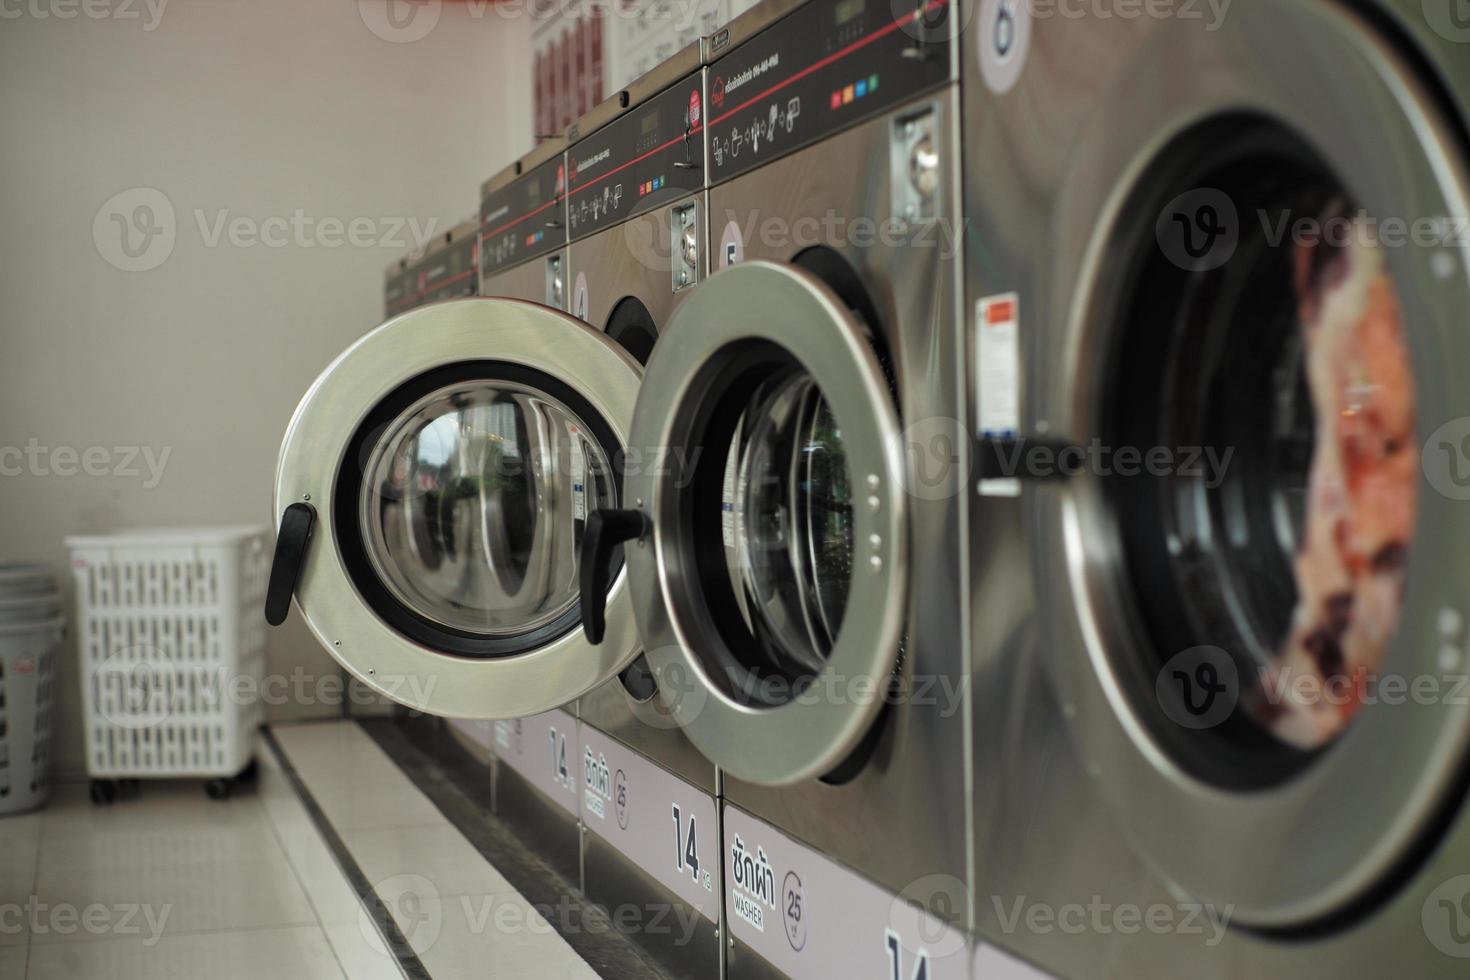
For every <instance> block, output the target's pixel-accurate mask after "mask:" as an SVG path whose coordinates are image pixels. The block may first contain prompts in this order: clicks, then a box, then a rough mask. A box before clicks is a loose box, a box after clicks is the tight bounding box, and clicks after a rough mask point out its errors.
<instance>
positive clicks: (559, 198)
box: [480, 156, 567, 276]
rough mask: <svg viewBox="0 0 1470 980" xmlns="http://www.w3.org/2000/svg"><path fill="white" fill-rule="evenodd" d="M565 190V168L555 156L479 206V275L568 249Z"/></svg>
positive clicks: (492, 194)
mask: <svg viewBox="0 0 1470 980" xmlns="http://www.w3.org/2000/svg"><path fill="white" fill-rule="evenodd" d="M566 188H567V181H566V165H565V164H564V163H563V162H562V158H561V157H560V156H557V157H554V158H553V159H551V160H548V161H546V162H545V163H543V164H541V166H539V167H537V168H536V169H535V170H532V171H531V172H530V173H528V174H524V175H522V176H521V177H519V178H517V179H516V180H513V181H511V182H510V183H509V184H506V185H505V186H504V187H502V188H500V189H499V190H497V191H492V192H491V193H490V194H489V195H487V196H486V197H485V199H484V200H483V201H481V202H480V273H481V275H485V276H489V275H494V274H495V273H496V272H498V271H500V270H501V269H508V268H510V267H511V266H513V265H518V264H519V263H521V262H524V261H525V260H526V259H529V258H534V257H535V256H537V255H542V254H544V253H546V252H550V251H552V250H554V249H557V248H560V247H561V246H563V245H565V244H566V241H567V234H566V224H565V222H566V213H565V209H564V207H563V204H564V202H565V201H566Z"/></svg>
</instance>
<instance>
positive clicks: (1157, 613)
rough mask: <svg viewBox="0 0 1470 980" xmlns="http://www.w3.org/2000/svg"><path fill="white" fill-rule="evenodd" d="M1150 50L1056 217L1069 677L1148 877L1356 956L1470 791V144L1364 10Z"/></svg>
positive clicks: (1048, 518) (1229, 29)
mask: <svg viewBox="0 0 1470 980" xmlns="http://www.w3.org/2000/svg"><path fill="white" fill-rule="evenodd" d="M1124 33H1128V34H1130V37H1131V40H1130V45H1131V47H1130V48H1129V49H1128V50H1127V51H1126V63H1127V66H1128V67H1127V69H1126V70H1125V71H1124V72H1123V74H1122V75H1121V76H1120V77H1119V80H1118V82H1117V83H1116V84H1115V85H1114V86H1113V87H1112V88H1110V89H1108V90H1106V91H1103V92H1100V93H1097V95H1096V97H1097V99H1098V106H1099V108H1098V111H1097V113H1096V115H1095V117H1094V118H1093V120H1092V122H1091V124H1090V125H1089V127H1088V129H1087V131H1086V132H1085V133H1084V134H1083V135H1082V136H1081V141H1080V146H1079V151H1078V159H1083V160H1086V161H1087V166H1086V168H1084V169H1079V171H1078V177H1077V178H1076V179H1075V180H1074V181H1073V183H1072V184H1071V185H1070V186H1069V188H1068V189H1067V192H1066V197H1065V199H1064V200H1062V201H1060V202H1059V203H1058V207H1057V214H1058V216H1059V218H1058V221H1059V222H1060V224H1061V225H1062V227H1061V228H1060V229H1059V231H1058V234H1057V238H1058V240H1059V241H1061V242H1063V243H1074V242H1075V243H1078V246H1077V247H1076V248H1075V249H1073V247H1072V246H1071V245H1070V244H1066V246H1065V247H1066V248H1067V249H1069V250H1071V252H1072V258H1071V259H1069V260H1068V261H1071V262H1074V263H1075V266H1074V267H1072V268H1068V269H1066V270H1064V272H1063V274H1062V275H1061V276H1060V279H1059V282H1058V285H1057V294H1056V295H1055V296H1054V297H1053V302H1052V304H1051V306H1052V308H1053V309H1056V310H1064V311H1066V322H1065V324H1064V325H1059V326H1058V329H1057V333H1056V334H1055V335H1054V337H1053V341H1054V343H1053V346H1052V349H1053V350H1054V351H1055V352H1057V353H1058V356H1057V357H1056V358H1054V359H1053V360H1052V361H1051V362H1050V366H1049V367H1048V368H1047V369H1046V373H1047V380H1046V383H1045V387H1046V390H1045V392H1044V393H1043V395H1042V399H1043V402H1044V403H1043V404H1041V405H1039V406H1037V412H1038V417H1039V418H1044V419H1045V420H1046V421H1047V422H1048V423H1049V426H1050V432H1051V433H1053V434H1055V433H1063V434H1065V436H1066V437H1067V438H1068V439H1069V440H1070V441H1072V442H1073V443H1075V447H1074V456H1075V462H1076V463H1077V465H1076V466H1075V467H1074V469H1075V475H1074V476H1073V478H1072V479H1071V480H1070V482H1068V483H1067V484H1066V485H1065V486H1063V487H1061V488H1051V487H1045V486H1038V488H1037V490H1036V492H1035V494H1034V496H1033V497H1032V500H1033V502H1034V503H1035V505H1036V506H1037V508H1038V513H1037V515H1036V516H1037V517H1038V521H1037V525H1036V526H1037V527H1038V529H1039V531H1040V536H1039V539H1038V540H1039V549H1040V550H1039V562H1038V564H1039V567H1041V569H1042V570H1043V571H1042V574H1043V578H1042V579H1041V581H1040V582H1039V583H1038V590H1039V594H1040V595H1041V597H1042V600H1043V602H1044V603H1045V604H1046V609H1045V613H1044V615H1043V617H1042V618H1043V622H1044V623H1045V624H1046V628H1047V629H1048V630H1049V637H1048V640H1049V642H1047V643H1046V644H1045V645H1044V646H1045V648H1046V650H1047V651H1048V655H1049V656H1051V657H1052V658H1053V663H1052V667H1053V675H1054V676H1055V677H1056V678H1057V683H1058V685H1059V687H1060V689H1061V692H1062V696H1063V699H1064V707H1065V709H1066V710H1065V714H1066V716H1067V717H1068V718H1069V719H1070V720H1071V721H1072V723H1073V725H1074V728H1075V734H1076V736H1077V737H1076V744H1077V747H1078V751H1079V752H1080V753H1081V754H1082V756H1083V757H1084V758H1085V760H1086V763H1087V767H1088V769H1089V771H1090V772H1091V773H1092V774H1093V775H1094V776H1095V777H1096V779H1097V780H1098V782H1099V785H1100V787H1101V789H1102V790H1103V792H1104V794H1105V795H1106V796H1107V797H1108V798H1109V800H1110V801H1111V803H1112V805H1113V807H1114V809H1115V811H1116V812H1117V815H1118V825H1119V827H1120V829H1122V830H1123V831H1124V832H1125V833H1126V834H1128V835H1129V836H1130V837H1131V838H1132V840H1133V842H1134V844H1135V846H1136V847H1137V849H1138V850H1139V852H1140V853H1141V855H1142V856H1143V857H1144V859H1145V861H1146V862H1147V864H1148V865H1149V866H1150V867H1151V868H1153V869H1155V870H1156V871H1157V872H1158V873H1159V874H1160V875H1161V877H1162V878H1164V879H1165V880H1167V881H1168V882H1169V883H1170V884H1171V885H1172V886H1173V887H1174V888H1175V889H1177V890H1178V891H1180V892H1182V893H1186V894H1189V895H1192V896H1194V897H1196V898H1198V899H1200V900H1202V901H1205V902H1208V903H1211V904H1213V905H1215V906H1216V907H1218V908H1229V909H1232V910H1233V921H1234V922H1236V923H1239V924H1243V925H1246V926H1248V927H1254V928H1257V929H1261V930H1266V931H1271V932H1286V933H1292V932H1298V931H1301V930H1306V929H1314V930H1317V929H1323V928H1331V927H1334V926H1336V925H1341V924H1344V923H1346V922H1350V921H1352V920H1353V919H1355V918H1357V917H1360V916H1363V915H1366V914H1368V913H1369V912H1371V911H1373V910H1374V909H1375V908H1376V907H1377V903H1378V902H1380V901H1381V900H1382V899H1383V898H1384V896H1386V895H1390V894H1392V893H1393V890H1394V889H1395V887H1396V886H1397V885H1400V884H1402V883H1403V882H1404V881H1405V880H1407V878H1408V877H1409V876H1411V875H1412V874H1413V873H1414V871H1415V870H1416V868H1417V867H1418V866H1419V862H1421V861H1422V859H1423V858H1424V857H1425V855H1427V854H1428V853H1429V852H1430V851H1431V850H1432V849H1433V847H1434V846H1435V845H1436V843H1437V842H1438V835H1439V834H1440V833H1442V831H1443V829H1444V826H1445V824H1446V822H1447V821H1448V820H1449V819H1450V818H1451V814H1452V813H1453V812H1454V811H1455V809H1456V808H1457V807H1458V806H1459V805H1460V804H1461V802H1462V801H1463V795H1464V790H1465V771H1466V769H1465V767H1466V762H1467V750H1470V707H1467V701H1466V699H1465V698H1464V697H1463V696H1462V695H1463V691H1464V686H1465V685H1464V683H1463V678H1464V677H1465V676H1466V673H1467V653H1470V549H1467V548H1466V547H1465V542H1466V541H1467V540H1470V504H1467V503H1466V501H1467V499H1470V493H1467V492H1466V490H1465V488H1466V486H1467V484H1470V481H1467V480H1466V478H1465V474H1464V472H1463V470H1464V469H1465V467H1466V465H1467V457H1466V456H1465V452H1466V448H1467V446H1470V438H1467V436H1470V428H1467V423H1466V419H1467V418H1470V389H1467V387H1466V386H1465V385H1464V383H1463V377H1462V375H1463V370H1464V368H1463V365H1465V364H1466V363H1467V358H1470V322H1467V320H1466V316H1465V311H1466V310H1467V309H1470V289H1467V255H1466V237H1465V220H1466V215H1467V214H1470V211H1467V198H1466V187H1467V185H1466V171H1465V144H1464V142H1463V134H1462V133H1461V132H1459V131H1458V130H1456V129H1454V128H1451V126H1450V124H1449V122H1448V120H1447V118H1446V117H1445V116H1443V115H1442V114H1441V113H1440V108H1439V107H1440V105H1441V103H1440V102H1439V101H1438V98H1439V93H1436V92H1435V91H1433V90H1432V89H1431V88H1429V87H1428V85H1429V84H1430V76H1429V74H1428V73H1427V72H1421V71H1420V70H1418V69H1417V67H1416V66H1415V64H1414V62H1412V61H1411V60H1410V59H1409V58H1408V57H1406V56H1404V55H1403V54H1402V53H1401V52H1402V51H1403V48H1401V47H1399V42H1398V41H1397V40H1396V39H1393V38H1390V37H1388V36H1385V35H1384V34H1383V33H1381V32H1380V30H1379V28H1378V27H1377V26H1376V25H1372V24H1370V23H1368V22H1367V21H1365V20H1363V19H1360V18H1359V17H1358V16H1356V15H1355V14H1354V13H1352V12H1351V11H1350V9H1349V8H1348V6H1347V5H1345V4H1332V3H1315V2H1304V0H1281V2H1273V3H1270V4H1255V5H1249V6H1248V7H1243V8H1238V9H1236V10H1234V11H1232V13H1231V16H1230V17H1229V18H1228V19H1227V20H1226V21H1225V22H1224V23H1223V24H1222V25H1221V27H1220V30H1219V31H1218V32H1206V31H1201V30H1195V29H1191V28H1187V27H1185V26H1184V25H1180V24H1170V25H1164V24H1162V23H1154V24H1147V23H1145V22H1143V21H1140V22H1138V25H1137V27H1136V29H1130V30H1129V31H1127V32H1124ZM1083 245H1085V248H1084V247H1082V246H1083Z"/></svg>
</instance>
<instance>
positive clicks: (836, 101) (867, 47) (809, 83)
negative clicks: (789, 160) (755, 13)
mask: <svg viewBox="0 0 1470 980" xmlns="http://www.w3.org/2000/svg"><path fill="white" fill-rule="evenodd" d="M954 6H955V5H954V0H913V2H912V3H907V2H904V0H817V2H814V3H808V4H805V5H803V6H801V7H798V8H797V9H796V10H794V11H793V12H792V13H791V14H790V15H789V16H787V17H785V18H783V19H782V20H780V21H777V22H776V23H775V24H773V25H771V26H770V27H768V28H766V29H765V30H764V31H762V32H761V33H759V34H757V35H756V36H755V37H753V38H751V39H750V40H749V41H746V42H745V43H744V44H741V45H740V46H738V47H736V48H734V49H733V50H732V51H731V52H730V53H729V54H727V55H725V56H724V57H721V58H719V59H718V60H717V61H715V62H714V63H713V64H712V65H711V66H710V68H709V69H708V72H709V108H708V114H709V121H708V123H707V125H708V127H709V166H710V182H711V183H712V184H713V183H717V182H719V181H722V180H728V179H729V178H731V177H734V176H735V175H737V174H740V173H744V172H745V171H747V170H750V169H751V168H752V167H757V166H759V165H760V164H762V163H765V162H767V161H769V160H772V159H775V158H776V157H779V156H782V155H784V154H786V153H790V152H791V151H792V150H796V149H799V148H801V147H803V146H806V145H808V144H810V143H812V142H813V141H815V140H818V139H820V138H822V137H823V136H826V135H828V134H830V133H833V132H836V131H837V130H840V129H844V128H846V127H848V126H850V125H852V124H853V123H855V122H858V121H860V120H862V119H866V118H869V117H871V116H873V115H876V114H878V113H880V112H882V111H883V110H885V109H888V108H891V107H893V106H895V105H898V104H900V103H902V102H904V101H906V100H908V99H911V98H914V97H915V96H918V95H921V94H923V93H924V92H927V91H930V90H932V89H934V88H937V87H939V86H940V85H943V84H944V83H945V82H947V81H949V80H950V79H951V77H952V69H951V67H950V46H951V35H952V34H953V33H954V30H955V28H954V25H953V24H952V23H951V20H952V18H955V17H956V16H957V14H958V11H957V10H955V9H954ZM719 43H720V37H719V36H718V35H717V36H716V37H715V38H714V40H713V41H712V47H713V48H715V49H716V52H717V49H718V46H719Z"/></svg>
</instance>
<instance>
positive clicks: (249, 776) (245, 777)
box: [235, 759, 260, 785]
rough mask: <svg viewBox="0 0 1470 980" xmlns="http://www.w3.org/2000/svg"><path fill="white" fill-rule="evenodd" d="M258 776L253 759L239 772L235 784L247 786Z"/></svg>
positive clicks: (258, 769)
mask: <svg viewBox="0 0 1470 980" xmlns="http://www.w3.org/2000/svg"><path fill="white" fill-rule="evenodd" d="M259 775H260V767H259V766H257V765H256V764H255V760H254V759H251V760H250V761H249V762H247V763H246V764H245V768H244V769H241V770H240V774H239V775H238V776H236V777H235V782H237V783H243V784H246V785H248V784H250V783H253V782H255V780H256V777H257V776H259Z"/></svg>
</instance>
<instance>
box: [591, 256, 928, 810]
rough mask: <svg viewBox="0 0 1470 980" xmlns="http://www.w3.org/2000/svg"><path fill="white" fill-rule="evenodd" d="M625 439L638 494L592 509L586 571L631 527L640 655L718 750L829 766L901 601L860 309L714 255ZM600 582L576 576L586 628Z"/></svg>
mask: <svg viewBox="0 0 1470 980" xmlns="http://www.w3.org/2000/svg"><path fill="white" fill-rule="evenodd" d="M630 446H631V447H632V448H631V449H630V459H629V466H628V470H627V476H626V494H625V498H626V501H627V505H628V508H629V509H627V510H625V511H623V512H621V513H620V514H617V515H613V514H611V513H608V512H604V514H603V515H602V516H601V517H598V516H594V519H593V520H592V521H591V522H590V523H589V528H588V535H587V542H586V546H585V547H586V554H585V555H584V569H585V570H587V571H586V574H592V573H594V572H595V570H596V569H598V568H601V567H603V565H602V562H601V558H602V557H603V556H604V555H605V554H606V552H607V548H608V547H609V545H610V544H611V543H612V542H616V541H622V540H628V539H636V546H630V547H628V549H627V556H628V559H627V560H628V574H629V581H630V585H631V586H632V589H633V594H634V607H635V612H636V614H637V616H638V623H639V629H640V632H641V635H642V637H643V641H644V647H645V652H646V655H647V658H648V661H649V663H650V664H651V665H652V667H653V670H654V672H655V674H656V676H657V677H658V680H659V685H660V688H661V689H662V690H663V691H664V696H665V699H666V700H667V701H668V702H669V707H670V709H671V711H672V713H673V715H674V717H675V719H676V720H677V721H678V723H679V724H680V725H681V726H682V727H683V728H684V730H685V731H686V733H687V734H688V736H689V738H690V740H691V741H692V742H694V744H695V745H697V746H698V747H699V748H700V749H701V750H702V751H703V752H704V753H705V754H706V755H708V756H709V758H710V759H711V760H713V761H714V762H715V763H716V764H718V765H719V766H720V767H721V768H723V769H724V770H725V771H726V772H729V773H730V774H732V775H734V776H736V777H738V778H740V779H743V780H746V781H749V782H753V783H763V784H768V785H776V784H785V783H793V782H797V781H800V780H803V779H808V778H812V777H818V776H822V775H824V774H827V773H830V772H831V771H832V770H833V769H835V768H837V767H838V766H839V764H840V763H842V762H843V761H844V760H845V759H847V758H848V757H849V756H850V755H851V754H852V753H853V752H854V750H855V749H857V748H858V747H859V745H860V744H861V743H862V742H863V739H864V736H865V735H866V734H867V733H868V732H869V730H870V729H871V727H872V726H873V724H874V722H875V719H876V718H877V715H878V713H879V711H880V710H881V709H882V707H883V705H884V703H885V696H886V693H887V688H886V684H887V681H888V679H889V678H890V677H891V676H892V674H893V671H894V668H895V665H896V663H897V659H898V656H899V649H900V644H901V637H902V632H903V615H904V607H905V603H906V601H907V596H906V588H905V585H906V581H905V568H906V564H907V524H906V512H907V508H906V505H905V499H904V494H903V489H902V487H903V483H902V478H901V467H902V465H903V460H902V455H901V452H900V442H899V439H898V418H897V414H896V410H895V408H894V405H893V397H892V393H891V390H890V387H889V384H888V380H887V378H886V376H885V374H884V372H883V368H882V365H881V364H880V362H879V360H878V358H877V356H876V354H875V352H874V349H873V346H872V344H871V342H870V338H869V337H868V335H867V332H866V330H865V328H864V327H863V325H862V324H861V323H860V322H859V321H858V320H857V319H856V318H855V317H854V316H853V314H852V312H851V311H850V310H849V309H848V308H847V306H846V305H845V304H844V303H843V302H842V301H841V300H840V299H839V298H838V297H837V295H836V294H835V293H833V292H832V291H831V290H830V289H829V288H828V287H827V286H826V285H824V284H823V283H822V282H821V281H820V280H819V279H817V278H816V277H815V276H813V275H812V274H811V273H809V272H807V271H805V270H803V269H800V268H797V267H787V266H781V265H776V264H772V263H767V262H749V263H745V264H742V265H738V266H734V267H732V268H730V269H728V270H725V271H723V272H721V273H719V274H718V275H716V276H714V277H712V278H711V279H709V280H708V281H707V282H705V283H704V284H703V285H701V286H699V287H698V288H697V289H696V290H695V291H694V292H693V293H692V294H691V295H690V296H689V297H688V298H687V299H686V300H685V301H684V302H683V303H682V304H681V306H680V307H679V309H678V310H677V312H676V313H675V314H674V316H673V318H672V320H671V322H670V323H669V325H668V327H667V329H665V330H664V332H663V334H662V336H661V338H660V340H659V343H658V346H657V347H656V348H655V349H654V351H653V356H652V358H651V359H650V360H649V363H648V369H647V371H646V373H645V375H644V379H643V387H642V389H641V391H640V393H639V396H638V407H637V411H636V412H635V415H634V423H633V437H632V441H631V443H630ZM600 594H601V593H600V588H599V587H598V586H597V584H596V583H592V584H590V585H587V584H584V589H583V595H584V601H585V602H587V603H589V605H590V606H591V607H593V608H590V609H589V610H588V612H587V613H586V614H584V616H583V619H584V622H586V623H587V624H589V626H593V627H594V629H595V624H596V623H597V610H596V609H595V606H596V604H597V599H598V597H599V595H600Z"/></svg>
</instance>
